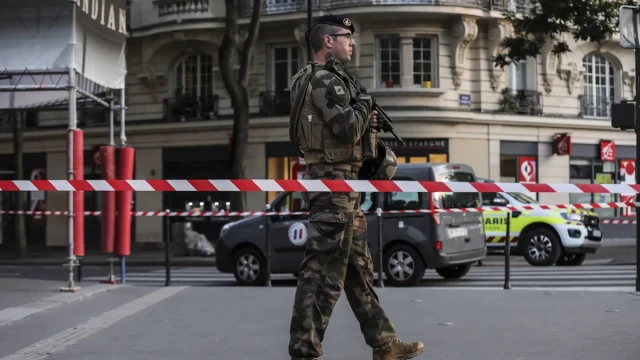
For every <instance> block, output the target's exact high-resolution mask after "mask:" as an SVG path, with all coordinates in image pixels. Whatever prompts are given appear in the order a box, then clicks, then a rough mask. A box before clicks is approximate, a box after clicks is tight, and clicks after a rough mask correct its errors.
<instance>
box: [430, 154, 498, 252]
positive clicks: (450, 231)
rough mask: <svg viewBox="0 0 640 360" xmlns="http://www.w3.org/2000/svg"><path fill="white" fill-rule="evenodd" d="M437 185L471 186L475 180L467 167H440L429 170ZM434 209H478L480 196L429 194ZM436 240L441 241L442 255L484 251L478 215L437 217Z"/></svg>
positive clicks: (443, 214) (472, 194) (484, 245)
mask: <svg viewBox="0 0 640 360" xmlns="http://www.w3.org/2000/svg"><path fill="white" fill-rule="evenodd" d="M433 171H434V176H435V180H436V181H438V182H475V181H476V178H475V176H474V174H473V172H472V170H471V168H470V167H468V166H463V165H452V164H443V165H440V166H436V167H434V168H433ZM433 201H434V205H435V206H436V207H437V208H440V209H456V208H479V207H481V205H482V199H481V197H480V193H477V192H472V193H462V192H454V193H444V192H441V193H433ZM437 218H438V219H439V223H440V224H439V225H438V226H436V228H437V234H438V238H439V239H441V240H442V251H443V252H444V253H447V254H455V253H460V252H467V251H472V250H477V249H480V248H484V247H486V243H485V242H486V239H485V234H484V226H483V222H482V218H483V215H482V212H480V211H476V212H441V213H440V214H439V216H438V217H437Z"/></svg>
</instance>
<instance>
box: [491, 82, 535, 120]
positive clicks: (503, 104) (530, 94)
mask: <svg viewBox="0 0 640 360" xmlns="http://www.w3.org/2000/svg"><path fill="white" fill-rule="evenodd" d="M499 104H500V110H499V112H501V113H507V114H522V115H542V93H541V92H538V91H535V90H516V91H515V92H513V91H512V90H511V89H509V88H505V89H504V90H503V91H502V98H501V99H500V102H499Z"/></svg>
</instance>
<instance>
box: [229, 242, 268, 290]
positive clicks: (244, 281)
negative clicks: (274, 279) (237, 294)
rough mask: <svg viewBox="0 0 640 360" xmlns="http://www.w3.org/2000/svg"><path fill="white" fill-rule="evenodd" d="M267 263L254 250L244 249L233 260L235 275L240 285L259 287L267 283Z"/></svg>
mask: <svg viewBox="0 0 640 360" xmlns="http://www.w3.org/2000/svg"><path fill="white" fill-rule="evenodd" d="M265 269H266V261H265V259H264V257H263V256H262V254H261V253H260V252H259V251H258V250H256V249H254V248H249V247H247V248H244V249H241V250H240V251H238V253H236V255H235V256H234V258H233V275H234V276H235V277H236V281H237V282H238V284H240V285H245V286H259V285H264V284H265V283H266V282H267V273H266V271H265Z"/></svg>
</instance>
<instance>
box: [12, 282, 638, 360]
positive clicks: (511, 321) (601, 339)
mask: <svg viewBox="0 0 640 360" xmlns="http://www.w3.org/2000/svg"><path fill="white" fill-rule="evenodd" d="M377 292H378V294H379V296H380V299H381V301H382V303H383V305H384V307H385V309H386V311H387V312H388V314H389V315H390V317H391V319H392V321H393V322H394V324H395V325H396V328H397V330H398V333H399V335H400V337H401V338H402V339H406V340H418V339H419V340H422V341H424V342H425V344H426V347H427V351H426V352H425V354H424V355H422V356H420V357H418V358H416V359H430V360H445V359H446V360H451V359H474V360H516V359H520V360H543V359H544V360H546V359H554V360H576V359H580V360H602V359H616V360H637V359H638V358H639V355H640V342H638V333H640V312H638V306H639V305H640V296H639V295H638V294H635V293H626V292H610V291H607V292H604V291H540V290H510V291H504V290H487V289H484V290H483V289H481V290H466V289H425V288H410V289H391V288H385V289H379V290H377ZM293 296H294V289H292V288H283V287H280V288H239V287H216V288H207V287H197V288H182V287H169V288H148V287H138V286H133V287H131V286H126V287H121V288H116V289H113V290H110V291H108V292H104V293H101V294H98V295H96V296H92V297H90V298H86V299H84V300H80V301H79V302H77V303H74V304H65V305H61V306H59V307H56V308H54V309H51V310H48V311H43V312H40V313H37V314H34V315H31V316H29V317H27V318H25V319H22V320H19V321H15V322H13V323H11V324H8V325H4V326H0V360H9V359H11V360H27V359H29V360H42V359H46V360H80V359H82V360H84V359H87V358H88V357H90V358H91V359H92V360H107V359H154V360H165V359H166V360H169V359H171V360H173V359H178V358H179V359H243V360H254V359H255V360H258V359H259V360H276V359H277V360H281V359H288V358H289V357H288V356H287V342H288V328H289V321H290V316H291V307H292V301H293ZM324 349H325V358H326V359H370V358H371V350H370V349H369V348H368V347H367V346H366V345H365V343H364V341H363V339H362V335H361V334H360V329H359V325H358V323H357V322H356V320H355V318H354V316H353V314H352V313H351V310H350V309H349V305H348V303H347V301H346V299H345V297H344V296H342V297H341V298H340V300H339V301H338V304H337V305H336V308H335V309H334V312H333V316H332V319H331V322H330V324H329V328H328V331H327V334H326V337H325V341H324Z"/></svg>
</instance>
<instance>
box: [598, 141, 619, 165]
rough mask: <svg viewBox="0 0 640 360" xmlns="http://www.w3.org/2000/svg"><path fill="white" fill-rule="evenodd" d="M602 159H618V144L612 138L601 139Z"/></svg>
mask: <svg viewBox="0 0 640 360" xmlns="http://www.w3.org/2000/svg"><path fill="white" fill-rule="evenodd" d="M600 160H602V161H615V160H616V144H615V143H614V142H613V141H610V140H600Z"/></svg>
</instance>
